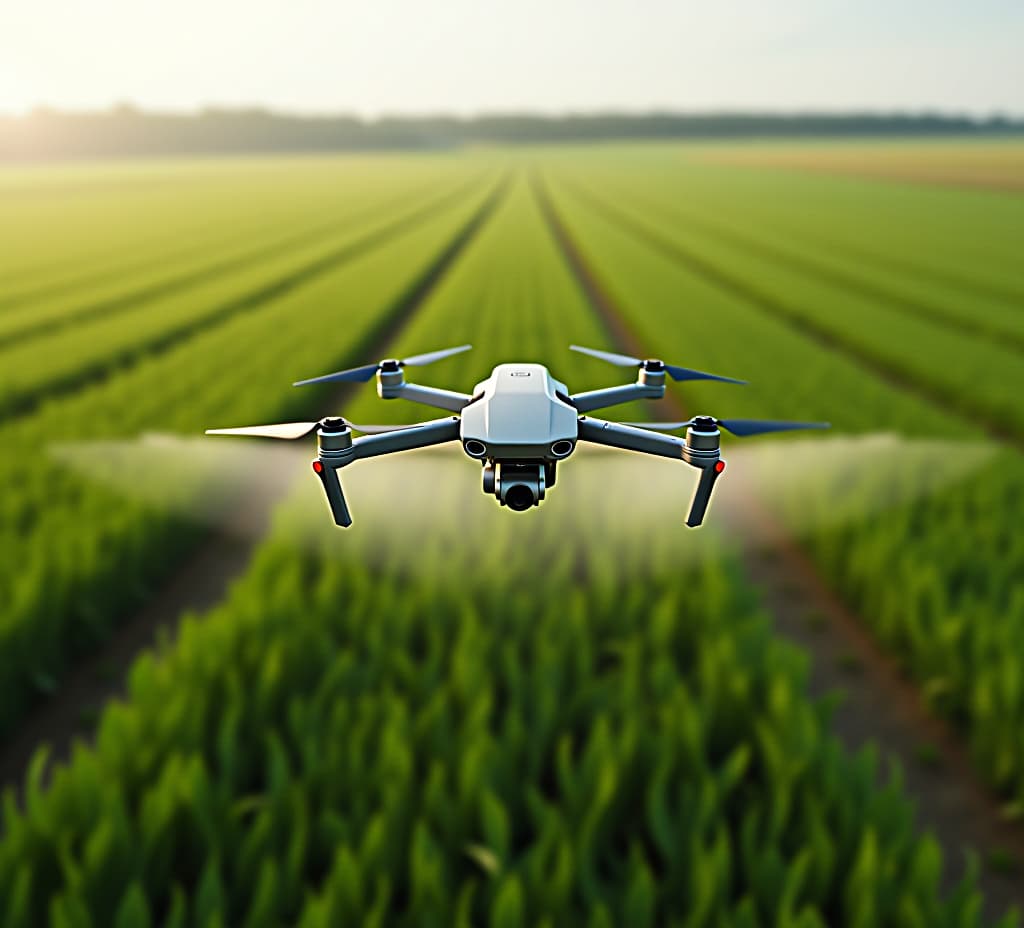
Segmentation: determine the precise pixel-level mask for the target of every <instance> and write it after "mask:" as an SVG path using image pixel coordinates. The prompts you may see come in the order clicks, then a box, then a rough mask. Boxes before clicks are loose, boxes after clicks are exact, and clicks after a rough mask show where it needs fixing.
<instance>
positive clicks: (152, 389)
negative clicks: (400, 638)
mask: <svg viewBox="0 0 1024 928" xmlns="http://www.w3.org/2000/svg"><path fill="white" fill-rule="evenodd" d="M494 181H495V178H494V177H493V176H492V177H491V178H489V179H488V181H487V183H486V186H484V185H483V184H477V186H476V188H475V189H474V191H473V192H471V193H467V195H466V196H464V197H461V198H459V200H458V201H457V202H454V203H451V204H449V205H447V206H444V207H443V208H441V209H438V210H437V211H436V213H431V214H429V215H426V216H424V217H423V218H422V219H421V220H420V221H419V222H417V223H414V224H412V225H410V226H409V227H408V228H406V229H404V230H403V231H402V232H401V233H400V234H396V235H394V236H393V237H391V238H389V239H388V248H387V249H384V248H380V247H378V248H375V249H371V250H369V251H367V252H366V253H365V254H361V255H353V257H352V259H351V260H350V261H347V262H338V266H337V267H332V266H325V267H323V268H319V269H317V270H316V271H315V272H311V273H309V274H308V275H307V278H306V279H304V280H302V281H295V282H294V285H292V286H290V287H288V288H287V289H286V290H282V291H281V292H279V293H277V294H275V295H274V298H271V299H268V300H267V301H265V302H262V303H260V302H257V303H255V304H254V305H252V306H251V307H247V308H246V310H245V311H244V312H240V313H238V314H236V315H234V316H233V317H232V318H231V319H229V320H227V321H224V322H222V323H221V324H218V325H215V326H212V327H211V328H209V330H208V331H205V332H203V333H202V334H196V335H194V336H193V337H192V338H190V339H188V340H187V341H186V342H185V343H183V344H179V345H176V346H175V347H173V348H172V349H171V350H167V351H165V352H163V353H161V354H158V355H156V356H149V357H147V358H146V359H145V362H144V363H139V364H137V365H136V366H134V367H132V368H131V369H129V370H127V371H124V372H122V373H117V374H115V375H113V376H111V377H109V379H107V380H105V381H103V382H101V383H98V384H97V385H95V386H93V387H90V388H89V389H85V390H82V391H80V392H78V393H76V394H74V395H73V396H68V397H62V398H61V400H60V402H59V403H53V404H50V405H47V406H44V407H42V408H41V409H39V410H38V411H37V412H36V413H34V414H33V415H31V416H27V417H25V418H23V419H21V420H19V421H17V422H13V423H10V424H8V425H6V426H4V427H2V428H0V445H2V447H3V448H4V457H3V459H2V460H0V467H2V473H3V479H4V481H5V482H6V485H7V486H11V487H17V488H18V492H17V493H8V494H4V496H3V497H2V498H0V550H3V552H4V555H5V556H4V557H3V558H2V559H0V602H3V603H4V609H3V612H2V614H0V690H2V691H3V693H4V699H3V701H2V704H0V729H2V728H9V726H10V725H11V724H12V723H13V722H14V721H15V720H17V719H18V718H19V717H20V716H21V715H22V714H23V713H24V711H25V709H26V707H27V706H28V705H29V704H30V703H31V702H32V700H33V699H34V698H37V697H38V696H39V695H40V694H41V693H48V692H50V691H52V689H53V688H54V687H55V686H56V685H57V682H58V681H59V678H60V676H61V674H62V673H63V671H64V668H65V667H66V666H67V665H68V664H69V663H70V662H72V661H74V660H75V658H76V656H77V655H79V654H81V653H83V652H85V651H88V650H90V649H92V648H94V647H95V646H96V645H97V643H99V642H100V641H102V640H103V639H104V638H105V637H107V636H108V635H109V633H110V630H111V629H112V627H113V626H114V625H115V624H116V623H117V622H118V621H119V620H120V619H121V618H122V617H123V616H124V615H125V613H126V612H128V611H129V610H131V609H133V608H136V607H138V605H140V604H141V603H142V602H144V601H145V600H146V598H147V597H148V596H149V595H150V594H151V592H152V590H153V588H154V586H155V585H157V584H158V583H159V582H160V581H161V579H162V578H164V577H166V576H168V574H169V572H170V571H171V570H173V569H174V567H175V565H176V564H178V563H180V562H181V559H182V557H183V556H184V555H185V554H186V553H187V551H188V550H189V549H190V548H191V547H192V546H193V545H194V543H195V542H196V540H197V538H198V529H197V527H196V526H195V525H194V524H189V523H188V522H185V521H183V520H182V519H180V518H178V517H176V516H175V515H174V514H173V513H162V512H160V511H154V510H153V509H152V507H150V506H148V505H147V504H145V503H144V502H140V501H137V500H134V499H132V498H130V497H129V498H125V497H124V496H122V495H119V494H118V493H116V492H112V491H111V490H110V489H108V488H106V487H103V486H102V485H99V484H97V483H95V482H93V481H90V480H89V479H88V478H87V477H85V478H83V477H81V476H79V475H78V474H76V473H75V472H74V470H73V468H71V467H69V464H68V462H67V460H65V456H66V455H67V454H73V452H74V447H75V446H74V443H75V442H76V441H78V442H81V441H84V440H90V441H93V440H96V439H99V438H105V437H120V436H126V435H129V436H130V435H137V434H139V433H141V432H152V431H181V432H184V433H186V434H193V435H199V434H201V433H202V430H203V429H204V428H207V427H209V426H211V425H218V424H226V425H231V424H233V423H236V422H239V423H245V422H258V421H261V420H268V421H274V420H275V419H278V418H281V417H288V416H294V417H297V418H299V417H302V416H309V415H310V414H312V415H314V416H316V415H322V414H324V413H325V412H326V411H327V410H324V409H323V408H322V407H321V408H320V409H312V408H311V406H310V403H311V402H313V401H314V399H315V397H313V396H310V395H308V394H303V393H302V391H292V390H290V388H289V387H288V384H290V383H291V381H293V380H295V379H297V378H298V377H300V376H302V375H303V374H308V373H309V372H314V373H315V372H317V371H322V370H331V369H336V368H337V367H339V366H344V365H345V364H346V363H358V362H359V361H361V360H364V358H363V353H364V352H365V351H367V350H369V349H370V347H371V346H372V345H373V344H374V343H375V341H376V340H378V339H379V337H380V335H379V333H380V332H381V330H382V329H383V328H386V327H387V326H388V325H390V324H393V321H394V318H395V316H396V313H398V312H400V311H401V310H402V309H403V307H404V300H405V296H406V294H407V293H408V292H409V291H410V290H411V289H412V288H414V287H415V286H416V284H417V282H418V281H419V280H420V279H421V278H423V276H424V275H426V274H429V273H430V272H431V268H432V266H433V264H434V262H436V260H437V259H438V256H439V255H440V254H441V253H442V252H443V250H444V249H445V247H446V246H447V245H448V244H449V242H450V241H451V240H452V238H453V237H455V236H457V234H458V233H459V231H460V230H461V229H462V228H464V227H465V225H466V223H467V222H469V221H470V218H471V217H472V216H473V214H474V211H477V210H479V209H480V208H481V203H482V202H483V198H484V196H485V195H486V194H489V193H490V192H491V191H492V190H493V189H494ZM396 262H398V266H399V267H400V268H401V269H402V270H401V273H397V274H396V273H395V267H396ZM353 293H358V294H359V300H358V301H356V300H353V299H352V296H351V295H352V294H353ZM296 320H301V324H298V325H297V324H296ZM340 323H343V324H340ZM72 331H73V330H72ZM321 331H331V332H332V333H334V335H335V337H334V338H332V339H330V340H327V339H323V338H320V337H317V338H310V332H321ZM282 357H287V358H288V359H289V362H288V363H289V364H291V365H293V367H291V368H289V369H284V368H282V366H281V359H282ZM140 479H145V475H141V477H140Z"/></svg>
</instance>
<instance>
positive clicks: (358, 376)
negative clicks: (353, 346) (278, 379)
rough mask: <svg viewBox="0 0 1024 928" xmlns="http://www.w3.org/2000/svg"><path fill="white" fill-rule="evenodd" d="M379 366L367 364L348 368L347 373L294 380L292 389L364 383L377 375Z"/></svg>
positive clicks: (341, 372)
mask: <svg viewBox="0 0 1024 928" xmlns="http://www.w3.org/2000/svg"><path fill="white" fill-rule="evenodd" d="M379 366H380V365H379V364H367V365H364V366H363V367H353V368H349V370H347V371H336V372H335V373H333V374H324V376H323V377H311V378H310V379H309V380H296V381H295V383H293V384H292V386H293V387H306V386H309V384H311V383H339V382H348V383H366V381H367V380H369V379H370V378H371V377H372V376H373V375H374V374H376V373H377V368H378V367H379Z"/></svg>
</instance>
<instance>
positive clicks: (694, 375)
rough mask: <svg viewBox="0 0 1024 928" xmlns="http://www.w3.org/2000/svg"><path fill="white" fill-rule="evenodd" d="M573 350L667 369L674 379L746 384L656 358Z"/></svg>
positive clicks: (627, 364)
mask: <svg viewBox="0 0 1024 928" xmlns="http://www.w3.org/2000/svg"><path fill="white" fill-rule="evenodd" d="M569 349H570V350H571V351H578V352H580V354H589V355H591V356H592V357H595V358H600V359H601V360H602V361H607V362H608V363H609V364H615V365H618V366H619V367H639V368H643V369H644V370H646V371H652V372H656V371H666V372H667V373H668V374H669V376H670V377H671V378H672V379H673V380H720V381H722V382H723V383H740V384H745V383H746V381H745V380H736V379H735V378H733V377H719V376H718V374H706V373H704V371H695V370H691V369H690V368H688V367H676V366H675V365H674V364H666V363H665V362H664V361H658V360H656V359H654V358H647V359H646V360H645V359H643V358H631V357H629V355H625V354H615V353H614V352H611V351H598V350H597V349H596V348H584V347H582V346H581V345H570V346H569Z"/></svg>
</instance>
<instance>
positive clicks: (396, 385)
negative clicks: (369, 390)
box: [377, 372, 473, 412]
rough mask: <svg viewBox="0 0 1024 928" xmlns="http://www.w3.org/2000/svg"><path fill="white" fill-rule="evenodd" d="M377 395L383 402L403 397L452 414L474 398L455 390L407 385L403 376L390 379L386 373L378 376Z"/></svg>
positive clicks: (413, 384) (415, 384)
mask: <svg viewBox="0 0 1024 928" xmlns="http://www.w3.org/2000/svg"><path fill="white" fill-rule="evenodd" d="M389 381H390V382H389ZM377 394H378V395H379V396H380V398H381V399H383V400H394V399H398V398H399V397H401V398H402V399H404V400H411V401H412V402H413V403H420V404H422V405H424V406H433V407H435V408H437V409H447V410H449V411H451V412H459V411H460V410H461V409H462V407H463V406H465V405H466V404H467V403H468V402H469V401H470V400H471V399H472V398H473V397H471V396H470V395H469V394H467V393H456V392H455V391H454V390H441V389H439V388H437V387H421V386H420V385H419V384H417V383H407V382H406V380H405V378H404V377H402V376H401V374H399V376H398V377H397V378H395V377H393V376H392V377H388V375H387V374H386V373H384V372H382V373H380V374H378V375H377Z"/></svg>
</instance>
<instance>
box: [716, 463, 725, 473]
mask: <svg viewBox="0 0 1024 928" xmlns="http://www.w3.org/2000/svg"><path fill="white" fill-rule="evenodd" d="M723 470H725V461H715V473H716V474H720V473H721V472H722V471H723Z"/></svg>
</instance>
